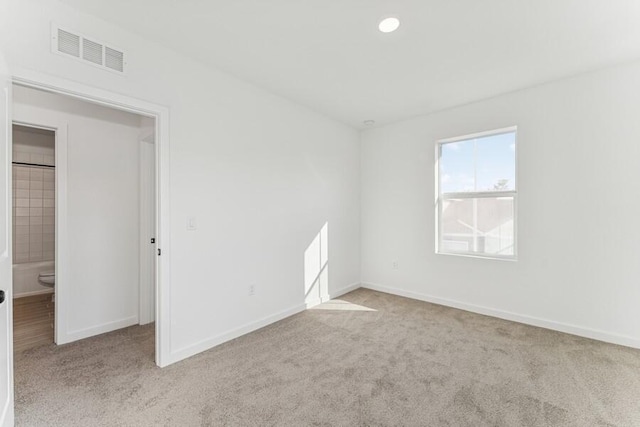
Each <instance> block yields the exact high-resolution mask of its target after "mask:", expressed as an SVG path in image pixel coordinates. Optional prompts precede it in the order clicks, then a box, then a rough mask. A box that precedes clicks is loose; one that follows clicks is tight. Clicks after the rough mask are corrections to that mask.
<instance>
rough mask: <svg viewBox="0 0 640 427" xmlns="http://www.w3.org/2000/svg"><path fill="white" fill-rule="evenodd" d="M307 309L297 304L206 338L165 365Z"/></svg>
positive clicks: (175, 355) (174, 353)
mask: <svg viewBox="0 0 640 427" xmlns="http://www.w3.org/2000/svg"><path fill="white" fill-rule="evenodd" d="M306 309H307V305H306V304H304V303H303V304H299V305H296V306H295V307H291V308H289V309H286V310H283V311H280V312H278V313H275V314H272V315H270V316H267V317H263V318H262V319H259V320H256V321H255V322H251V323H248V324H246V325H244V326H240V327H239V328H236V329H232V330H231V331H229V332H225V333H223V334H220V335H217V336H215V337H213V338H208V339H205V340H202V341H200V342H197V343H195V344H192V345H190V346H188V347H185V348H182V349H180V350H177V351H174V352H172V353H171V356H170V360H169V362H168V363H167V365H170V364H172V363H176V362H179V361H181V360H184V359H186V358H187V357H191V356H194V355H196V354H198V353H201V352H203V351H206V350H209V349H211V348H213V347H216V346H218V345H220V344H222V343H225V342H227V341H231V340H232V339H235V338H238V337H240V336H242V335H246V334H248V333H250V332H253V331H255V330H257V329H260V328H264V327H265V326H268V325H270V324H272V323H275V322H277V321H279V320H282V319H285V318H287V317H290V316H293V315H294V314H297V313H300V312H301V311H304V310H306Z"/></svg>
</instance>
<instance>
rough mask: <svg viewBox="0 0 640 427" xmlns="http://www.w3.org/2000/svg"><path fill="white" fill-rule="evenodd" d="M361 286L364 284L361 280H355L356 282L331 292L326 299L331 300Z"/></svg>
mask: <svg viewBox="0 0 640 427" xmlns="http://www.w3.org/2000/svg"><path fill="white" fill-rule="evenodd" d="M361 286H362V285H361V284H360V282H355V283H352V284H350V285H347V286H345V287H344V288H342V289H339V290H337V291H335V292H331V294H330V295H328V298H327V299H326V300H325V301H329V300H332V299H336V298H339V297H341V296H342V295H345V294H348V293H349V292H353V291H355V290H356V289H360V287H361Z"/></svg>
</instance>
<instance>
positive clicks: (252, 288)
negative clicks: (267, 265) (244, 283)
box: [249, 284, 256, 297]
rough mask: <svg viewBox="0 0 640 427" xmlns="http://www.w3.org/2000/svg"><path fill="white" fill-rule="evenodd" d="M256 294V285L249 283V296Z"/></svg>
mask: <svg viewBox="0 0 640 427" xmlns="http://www.w3.org/2000/svg"><path fill="white" fill-rule="evenodd" d="M255 294H256V285H253V284H252V285H249V296H250V297H251V296H253V295H255Z"/></svg>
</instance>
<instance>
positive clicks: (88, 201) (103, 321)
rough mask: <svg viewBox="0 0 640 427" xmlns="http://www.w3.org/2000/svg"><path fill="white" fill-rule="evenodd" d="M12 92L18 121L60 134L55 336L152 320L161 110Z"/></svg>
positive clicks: (63, 339) (29, 90) (28, 90)
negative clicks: (156, 114) (151, 111)
mask: <svg viewBox="0 0 640 427" xmlns="http://www.w3.org/2000/svg"><path fill="white" fill-rule="evenodd" d="M13 92H14V109H13V110H14V111H13V116H14V122H16V123H17V124H18V126H23V127H24V125H25V124H26V125H29V126H34V125H35V126H37V127H38V128H47V129H50V130H49V132H51V133H53V134H54V135H55V141H56V149H57V150H56V154H55V158H56V164H55V167H56V172H55V176H56V179H55V181H56V189H55V190H56V191H55V195H56V199H55V206H56V220H55V224H56V225H55V231H56V233H55V235H56V238H55V249H56V250H55V255H56V256H55V267H56V268H55V285H54V289H55V294H56V296H55V299H56V301H55V313H56V314H55V319H56V321H55V324H56V328H55V331H56V333H55V342H56V343H58V344H62V343H68V342H72V341H77V340H80V339H83V338H87V337H90V336H94V335H98V334H101V333H104V332H109V331H112V330H116V329H119V328H122V327H127V326H131V325H134V324H146V323H152V322H154V321H155V320H156V319H157V318H158V317H159V316H158V315H159V313H156V306H157V304H156V295H158V294H159V293H158V292H156V288H157V283H158V279H159V277H158V275H157V274H156V271H157V266H156V259H157V256H156V249H157V243H158V240H157V239H158V234H157V233H156V226H157V224H158V223H159V221H158V220H157V218H158V217H159V213H158V212H157V206H158V203H157V201H158V200H156V194H155V193H156V189H157V185H156V180H157V178H156V177H157V173H156V169H157V168H156V162H157V153H158V152H159V150H158V149H157V148H158V147H157V145H156V129H157V123H156V119H157V118H156V117H149V116H148V115H145V116H142V115H140V114H136V112H132V111H130V110H122V109H114V108H112V106H107V105H104V104H102V103H95V102H93V103H90V102H87V100H85V99H78V98H77V97H70V96H68V95H67V94H60V93H52V91H43V90H42V89H41V88H34V87H25V86H23V85H14V90H13ZM101 104H102V105H101ZM54 110H55V111H54ZM98 113H100V114H102V115H103V116H102V117H96V115H97V114H98ZM94 126H98V127H97V128H96V127H94ZM100 126H102V127H101V128H100ZM108 126H110V127H111V128H108ZM109 138H111V139H109ZM123 139H127V141H126V142H123V141H122V140H123ZM118 144H120V146H119V147H116V145H118ZM123 144H124V145H123ZM125 145H126V147H125ZM127 150H128V151H127ZM14 154H15V153H14ZM83 156H84V157H83ZM36 175H37V174H36ZM23 185H24V184H21V186H23ZM23 195H24V194H23ZM16 196H17V194H16ZM29 202H31V200H29V201H27V202H26V203H29ZM34 202H36V205H34V206H33V208H34V209H33V212H32V213H35V214H38V213H41V212H40V211H38V209H39V207H38V206H37V204H38V201H37V200H34ZM24 203H25V201H21V202H20V204H24ZM29 209H31V207H29ZM22 213H24V212H22ZM23 221H24V220H20V222H23ZM37 221H38V219H36V222H37ZM48 222H50V221H48ZM16 226H17V222H16ZM134 236H135V238H134ZM138 239H139V240H138ZM16 240H21V241H22V240H24V238H23V237H21V238H20V239H16ZM35 240H37V239H34V241H35ZM35 243H37V242H35ZM14 249H15V248H14ZM20 249H21V252H20V254H18V252H15V253H16V256H18V255H20V256H23V255H22V252H24V248H23V247H21V248H20ZM36 255H37V254H36ZM91 256H93V258H91ZM14 272H15V269H14ZM134 281H135V284H136V285H137V286H136V287H135V289H132V287H131V286H129V287H128V288H127V289H123V283H128V284H131V283H133V282H134ZM114 295H115V297H114ZM16 296H17V297H21V296H23V295H20V292H16ZM109 298H111V300H109ZM92 316H93V317H92ZM100 316H101V317H100ZM157 329H158V328H156V334H155V335H156V337H157V336H158V335H159V331H158V330H157ZM16 335H17V334H16ZM158 346H159V342H158V340H157V339H156V363H157V364H159V363H158V362H159V359H160V356H159V354H158V351H157V348H158Z"/></svg>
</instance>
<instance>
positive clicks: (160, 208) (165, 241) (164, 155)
mask: <svg viewBox="0 0 640 427" xmlns="http://www.w3.org/2000/svg"><path fill="white" fill-rule="evenodd" d="M12 82H13V84H16V85H19V86H25V87H30V88H33V89H40V90H44V91H47V92H53V93H57V94H61V95H65V96H70V97H73V98H76V99H80V100H83V101H86V102H91V103H94V104H98V105H102V106H106V107H110V108H115V109H118V110H122V111H127V112H130V113H134V114H139V115H142V116H146V117H150V118H152V119H155V135H156V139H155V161H156V165H155V166H156V171H155V192H156V200H155V204H156V206H155V208H156V209H155V215H156V248H157V250H158V254H159V255H160V250H162V252H161V255H162V256H158V258H157V262H156V278H155V279H156V283H155V285H156V286H155V288H156V301H155V305H156V310H155V320H156V327H155V330H156V342H155V344H156V349H155V362H156V365H158V366H159V367H164V366H167V365H169V364H171V363H172V362H173V360H172V357H171V356H172V355H171V318H170V315H171V309H170V300H169V298H170V295H171V274H170V256H171V242H170V237H171V233H170V212H171V210H170V206H171V203H170V179H169V178H170V177H169V173H170V169H169V168H170V163H169V147H170V144H169V108H168V107H166V106H162V105H159V104H154V103H151V102H147V101H144V100H141V99H137V98H133V97H129V96H126V95H122V94H119V93H114V92H110V91H107V90H104V89H100V88H96V87H93V86H88V85H84V84H81V83H77V82H73V81H69V80H66V79H61V78H58V77H55V76H51V75H48V74H45V73H40V72H36V71H33V70H19V71H17V70H16V72H14V73H13V76H12ZM56 148H57V147H56ZM56 157H57V153H56ZM56 160H57V159H56ZM8 166H9V167H10V166H11V165H8ZM11 320H12V319H11ZM11 327H13V322H12V324H11Z"/></svg>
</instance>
